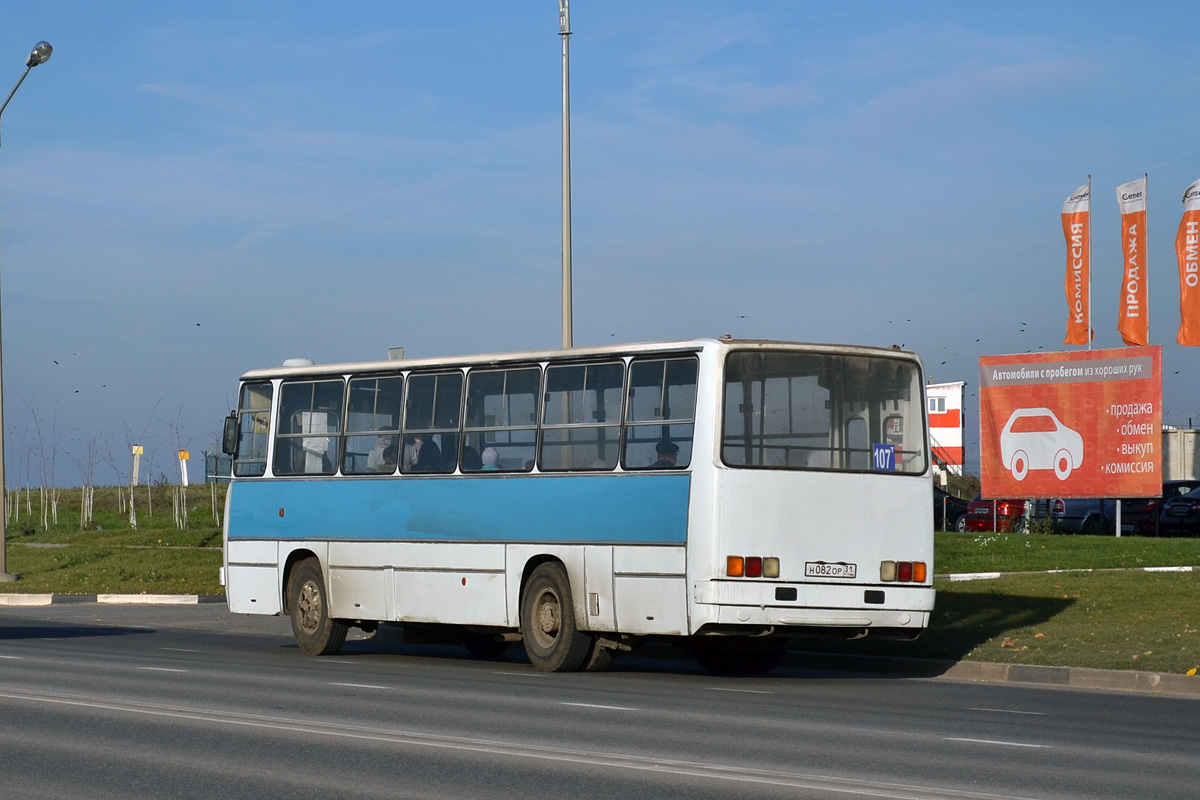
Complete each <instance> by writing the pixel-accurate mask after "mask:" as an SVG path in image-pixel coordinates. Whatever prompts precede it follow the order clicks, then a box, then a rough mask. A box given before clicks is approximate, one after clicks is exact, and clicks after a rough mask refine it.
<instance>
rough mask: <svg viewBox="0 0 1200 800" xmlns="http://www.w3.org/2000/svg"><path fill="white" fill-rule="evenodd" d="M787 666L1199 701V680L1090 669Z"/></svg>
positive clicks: (881, 661) (908, 662)
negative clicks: (1060, 687)
mask: <svg viewBox="0 0 1200 800" xmlns="http://www.w3.org/2000/svg"><path fill="white" fill-rule="evenodd" d="M785 663H786V664H787V665H788V666H790V667H797V668H800V669H814V668H815V669H828V670H837V671H842V672H858V673H867V674H872V675H878V674H881V673H882V674H887V675H896V676H901V677H908V678H944V679H947V680H955V681H963V682H976V683H1014V684H1025V685H1028V686H1066V687H1070V688H1075V689H1092V690H1103V691H1114V692H1150V693H1156V694H1174V695H1184V696H1191V697H1200V677H1195V676H1191V675H1176V674H1174V673H1161V672H1138V671H1134V670H1116V669H1112V670H1109V669H1092V668H1090V667H1046V666H1039V665H1035V664H996V663H993V662H989V661H935V660H926V659H919V658H895V657H886V656H883V657H881V656H855V655H832V654H829V653H809V652H804V651H796V650H792V651H790V652H789V653H788V656H787V659H786V660H785Z"/></svg>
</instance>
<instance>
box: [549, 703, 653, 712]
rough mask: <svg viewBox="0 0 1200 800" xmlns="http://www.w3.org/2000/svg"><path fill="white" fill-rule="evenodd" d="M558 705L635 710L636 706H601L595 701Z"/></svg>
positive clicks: (609, 709)
mask: <svg viewBox="0 0 1200 800" xmlns="http://www.w3.org/2000/svg"><path fill="white" fill-rule="evenodd" d="M559 705H560V706H575V707H577V708H603V709H605V710H607V711H637V710H638V709H636V708H629V707H628V706H602V705H599V704H597V703H559Z"/></svg>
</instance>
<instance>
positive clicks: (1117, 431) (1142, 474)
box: [979, 347, 1163, 498]
mask: <svg viewBox="0 0 1200 800" xmlns="http://www.w3.org/2000/svg"><path fill="white" fill-rule="evenodd" d="M1161 445H1162V348H1161V347H1122V348H1116V349H1112V350H1088V351H1076V352H1070V353H1027V354H1025V355H1008V356H985V357H983V358H981V359H979V457H980V467H981V473H982V476H981V477H982V479H983V496H984V497H1013V498H1032V497H1157V496H1158V495H1160V494H1161V493H1162V481H1163V476H1162V452H1161Z"/></svg>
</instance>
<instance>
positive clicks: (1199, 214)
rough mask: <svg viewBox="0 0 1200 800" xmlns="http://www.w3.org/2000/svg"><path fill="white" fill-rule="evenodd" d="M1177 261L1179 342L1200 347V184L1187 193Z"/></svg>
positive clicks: (1177, 248)
mask: <svg viewBox="0 0 1200 800" xmlns="http://www.w3.org/2000/svg"><path fill="white" fill-rule="evenodd" d="M1175 257H1176V258H1178V259H1179V335H1178V336H1176V337H1175V341H1177V342H1179V343H1180V344H1190V345H1200V181H1196V182H1195V183H1193V184H1192V185H1191V186H1189V187H1188V188H1187V191H1186V192H1184V193H1183V219H1181V220H1179V233H1177V234H1175Z"/></svg>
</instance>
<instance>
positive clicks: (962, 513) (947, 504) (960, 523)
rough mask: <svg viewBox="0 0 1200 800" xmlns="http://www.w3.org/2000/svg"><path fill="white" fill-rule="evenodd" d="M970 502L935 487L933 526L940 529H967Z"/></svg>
mask: <svg viewBox="0 0 1200 800" xmlns="http://www.w3.org/2000/svg"><path fill="white" fill-rule="evenodd" d="M969 507H970V503H969V502H968V501H966V500H963V499H962V498H961V497H955V496H954V495H952V494H950V493H949V492H947V491H945V490H943V489H941V488H940V487H937V486H935V487H933V527H934V530H939V531H965V530H966V529H967V509H968V508H969Z"/></svg>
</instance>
